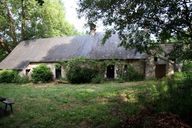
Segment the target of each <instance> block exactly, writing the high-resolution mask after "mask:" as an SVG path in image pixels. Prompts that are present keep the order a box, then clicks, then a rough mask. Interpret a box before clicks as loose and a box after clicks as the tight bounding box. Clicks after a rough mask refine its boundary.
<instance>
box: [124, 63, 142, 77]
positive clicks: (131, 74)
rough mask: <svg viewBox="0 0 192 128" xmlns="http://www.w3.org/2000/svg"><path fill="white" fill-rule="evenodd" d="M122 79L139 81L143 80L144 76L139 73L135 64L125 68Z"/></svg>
mask: <svg viewBox="0 0 192 128" xmlns="http://www.w3.org/2000/svg"><path fill="white" fill-rule="evenodd" d="M122 79H123V80H124V81H138V80H143V79H144V76H143V75H142V74H140V73H138V72H137V71H136V70H135V69H134V68H133V66H131V65H127V68H126V69H125V70H124V73H123V76H122Z"/></svg>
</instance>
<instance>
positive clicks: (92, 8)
mask: <svg viewBox="0 0 192 128" xmlns="http://www.w3.org/2000/svg"><path fill="white" fill-rule="evenodd" d="M78 10H79V15H80V16H81V15H84V16H86V17H87V19H88V20H89V22H93V23H95V22H96V21H98V20H102V21H103V24H104V25H105V26H110V27H112V29H110V30H108V31H107V32H106V36H105V37H106V38H108V37H109V36H110V34H111V33H114V32H116V33H118V35H119V37H120V39H121V40H122V42H121V45H123V46H125V47H126V48H133V47H134V48H135V47H136V48H138V49H139V51H141V52H142V51H148V52H149V51H150V49H153V48H154V46H157V45H158V46H159V44H161V43H170V40H175V41H171V43H174V44H175V46H176V50H175V51H177V50H178V51H180V53H182V54H180V55H179V56H180V57H182V59H192V0H80V1H79V9H78ZM151 35H153V36H155V37H156V39H157V40H152V38H151ZM144 38H145V39H144ZM177 53H178V52H177Z"/></svg>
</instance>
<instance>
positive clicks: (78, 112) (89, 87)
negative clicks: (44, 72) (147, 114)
mask: <svg viewBox="0 0 192 128" xmlns="http://www.w3.org/2000/svg"><path fill="white" fill-rule="evenodd" d="M154 84H155V82H153V81H148V82H130V83H115V82H111V83H104V84H83V85H71V84H53V83H51V84H42V85H41V84H38V85H34V84H23V85H16V84H0V96H3V97H7V98H11V99H14V101H15V104H14V105H13V111H14V113H13V114H11V115H9V116H3V117H0V127H3V128H4V127H5V128H13V127H22V128H79V127H80V128H86V127H95V128H96V127H97V128H107V127H110V128H113V127H114V128H116V127H119V125H120V121H121V120H122V119H123V118H124V117H125V116H127V115H133V114H136V113H137V112H139V110H140V109H141V108H143V107H144V104H145V100H142V98H141V96H140V94H142V95H143V92H144V91H145V90H146V89H147V88H148V87H149V86H150V87H151V86H153V85H154ZM0 107H2V108H3V107H4V105H3V104H2V103H0Z"/></svg>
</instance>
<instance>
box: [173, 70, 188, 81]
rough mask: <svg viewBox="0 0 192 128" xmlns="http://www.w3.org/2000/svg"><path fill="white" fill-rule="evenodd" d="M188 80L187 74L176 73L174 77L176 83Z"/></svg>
mask: <svg viewBox="0 0 192 128" xmlns="http://www.w3.org/2000/svg"><path fill="white" fill-rule="evenodd" d="M185 78H186V73H185V72H175V73H174V75H173V80H175V81H182V80H184V79H185Z"/></svg>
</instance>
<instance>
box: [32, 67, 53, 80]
mask: <svg viewBox="0 0 192 128" xmlns="http://www.w3.org/2000/svg"><path fill="white" fill-rule="evenodd" d="M31 79H32V82H33V83H39V82H42V83H46V82H50V81H52V80H53V74H52V72H51V70H50V68H48V67H47V66H46V65H44V64H41V65H39V66H37V67H35V68H34V69H33V71H32V74H31Z"/></svg>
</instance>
